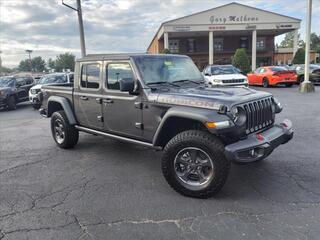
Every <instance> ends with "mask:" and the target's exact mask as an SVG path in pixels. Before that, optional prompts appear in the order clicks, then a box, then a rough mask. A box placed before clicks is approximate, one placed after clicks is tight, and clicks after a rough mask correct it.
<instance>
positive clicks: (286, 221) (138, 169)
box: [0, 87, 320, 240]
mask: <svg viewBox="0 0 320 240" xmlns="http://www.w3.org/2000/svg"><path fill="white" fill-rule="evenodd" d="M258 89H260V90H264V89H262V88H258ZM267 91H270V92H272V93H273V94H274V95H275V96H276V97H277V98H278V99H279V100H280V102H281V103H282V104H283V106H284V110H283V112H282V113H281V114H280V115H278V120H282V119H284V118H289V119H291V120H292V122H293V124H294V127H295V136H294V139H293V140H292V141H291V142H290V143H288V144H287V145H283V146H281V147H279V148H278V149H277V150H276V151H275V152H274V153H273V154H272V155H270V156H269V157H268V158H267V159H265V160H264V161H262V162H259V163H253V164H248V165H236V164H233V165H232V169H231V172H230V175H229V179H228V181H227V183H226V185H225V187H224V188H223V190H222V191H221V192H220V193H219V194H218V195H217V196H216V197H215V198H211V199H207V200H199V199H192V198H187V197H183V196H181V195H179V194H178V193H176V192H175V191H173V190H172V189H171V188H170V187H169V185H168V184H167V183H166V181H165V180H164V178H163V177H162V173H161V169H160V157H161V152H155V151H153V150H150V149H147V148H144V147H141V146H136V145H132V144H128V143H123V142H117V141H114V140H110V139H105V138H102V137H95V136H92V135H88V134H84V133H82V134H81V135H80V141H79V144H78V145H77V146H76V147H75V148H74V149H72V150H62V149H58V148H57V147H56V145H55V143H54V141H53V139H52V138H51V133H50V127H49V119H44V118H42V117H40V115H39V114H38V113H37V112H35V111H34V110H33V109H32V107H31V106H30V105H28V104H22V105H20V106H19V107H18V109H17V110H15V111H10V112H7V111H0V239H15V240H16V239H17V240H18V239H41V240H44V239H319V235H320V184H319V183H320V174H319V172H320V147H319V146H320V144H319V138H320V124H319V123H320V107H319V104H320V87H317V88H316V93H313V94H301V93H299V92H298V90H297V87H292V88H280V87H279V88H270V89H268V90H267Z"/></svg>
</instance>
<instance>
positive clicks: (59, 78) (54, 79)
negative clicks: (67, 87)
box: [38, 75, 67, 84]
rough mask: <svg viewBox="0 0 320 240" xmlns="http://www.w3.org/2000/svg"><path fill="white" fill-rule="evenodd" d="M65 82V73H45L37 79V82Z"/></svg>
mask: <svg viewBox="0 0 320 240" xmlns="http://www.w3.org/2000/svg"><path fill="white" fill-rule="evenodd" d="M65 82H67V76H66V75H47V76H43V77H42V78H40V80H39V82H38V83H39V84H49V83H65Z"/></svg>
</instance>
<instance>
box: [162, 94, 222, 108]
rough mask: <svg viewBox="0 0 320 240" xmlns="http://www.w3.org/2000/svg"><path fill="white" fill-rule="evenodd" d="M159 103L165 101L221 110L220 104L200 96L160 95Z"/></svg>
mask: <svg viewBox="0 0 320 240" xmlns="http://www.w3.org/2000/svg"><path fill="white" fill-rule="evenodd" d="M157 102H158V103H165V104H170V105H180V106H188V107H198V108H206V109H214V110H219V109H220V106H221V105H220V104H218V103H215V102H211V101H206V100H203V99H200V98H183V97H176V96H172V97H171V96H170V97H169V96H161V95H160V96H159V97H158V100H157Z"/></svg>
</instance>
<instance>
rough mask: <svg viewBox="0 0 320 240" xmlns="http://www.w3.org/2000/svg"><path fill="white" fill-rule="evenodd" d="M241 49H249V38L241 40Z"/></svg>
mask: <svg viewBox="0 0 320 240" xmlns="http://www.w3.org/2000/svg"><path fill="white" fill-rule="evenodd" d="M240 48H244V49H248V38H247V37H241V38H240Z"/></svg>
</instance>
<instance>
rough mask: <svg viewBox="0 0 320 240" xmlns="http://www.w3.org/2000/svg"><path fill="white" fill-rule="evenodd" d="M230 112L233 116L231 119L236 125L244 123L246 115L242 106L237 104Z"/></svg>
mask: <svg viewBox="0 0 320 240" xmlns="http://www.w3.org/2000/svg"><path fill="white" fill-rule="evenodd" d="M231 114H232V118H233V119H232V120H233V122H234V123H235V124H236V125H238V126H241V125H243V124H245V123H246V121H247V116H246V112H245V110H244V109H243V108H242V107H239V106H238V107H234V108H232V109H231Z"/></svg>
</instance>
